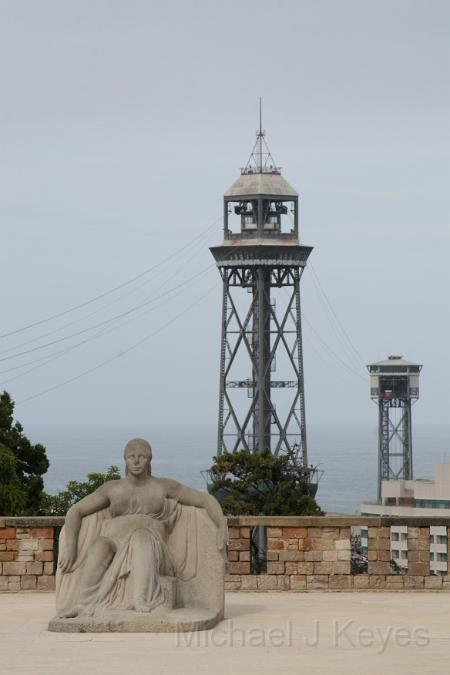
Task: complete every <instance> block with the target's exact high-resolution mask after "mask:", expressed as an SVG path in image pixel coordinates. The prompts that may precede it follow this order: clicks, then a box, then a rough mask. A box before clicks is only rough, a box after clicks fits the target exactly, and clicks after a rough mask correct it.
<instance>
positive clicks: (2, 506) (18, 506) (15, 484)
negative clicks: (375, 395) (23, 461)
mask: <svg viewBox="0 0 450 675" xmlns="http://www.w3.org/2000/svg"><path fill="white" fill-rule="evenodd" d="M16 465H17V460H16V457H15V455H14V453H13V452H12V450H10V449H9V448H7V447H6V446H5V445H2V444H0V513H1V514H2V515H3V516H13V515H15V514H16V513H21V512H22V511H23V508H24V505H25V494H24V491H23V490H22V485H21V483H20V479H19V476H18V475H17V468H16Z"/></svg>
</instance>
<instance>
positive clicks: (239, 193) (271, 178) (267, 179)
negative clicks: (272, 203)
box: [224, 172, 298, 197]
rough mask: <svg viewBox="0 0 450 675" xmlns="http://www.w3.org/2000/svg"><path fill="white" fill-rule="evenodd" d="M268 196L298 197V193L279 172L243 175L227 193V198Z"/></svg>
mask: <svg viewBox="0 0 450 675" xmlns="http://www.w3.org/2000/svg"><path fill="white" fill-rule="evenodd" d="M252 195H268V196H270V197H298V192H297V191H296V190H294V188H293V187H292V186H291V185H289V183H288V182H287V180H285V179H284V178H283V176H282V175H281V174H280V173H278V172H273V173H269V172H267V173H256V172H255V173H250V172H248V173H242V174H241V175H240V176H239V178H238V179H237V180H236V181H235V182H234V183H233V185H232V186H231V187H230V188H229V189H228V190H227V191H226V192H225V195H224V196H225V197H249V196H252Z"/></svg>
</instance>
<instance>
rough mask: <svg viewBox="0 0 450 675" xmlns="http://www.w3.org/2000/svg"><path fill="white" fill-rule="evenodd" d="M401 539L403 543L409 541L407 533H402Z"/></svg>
mask: <svg viewBox="0 0 450 675" xmlns="http://www.w3.org/2000/svg"><path fill="white" fill-rule="evenodd" d="M400 539H401V541H407V539H408V535H407V533H406V532H402V533H401V535H400Z"/></svg>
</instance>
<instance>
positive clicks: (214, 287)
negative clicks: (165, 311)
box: [17, 282, 219, 405]
mask: <svg viewBox="0 0 450 675" xmlns="http://www.w3.org/2000/svg"><path fill="white" fill-rule="evenodd" d="M218 283H219V282H217V283H216V284H215V285H213V286H212V287H211V288H210V289H209V290H208V291H207V292H206V293H204V294H203V295H201V296H200V297H199V298H197V300H195V301H194V302H192V303H191V304H190V305H188V306H187V307H186V308H185V309H183V310H182V311H181V312H179V313H178V314H176V315H175V316H174V317H172V318H171V319H169V321H166V323H164V324H163V325H162V326H160V327H159V328H158V329H156V330H154V331H152V332H151V333H148V334H147V335H144V337H143V338H141V339H140V340H138V342H135V343H134V344H133V345H131V346H130V347H128V348H127V349H124V350H122V351H121V352H120V354H115V355H114V356H111V357H109V358H108V359H105V360H104V361H101V362H100V363H98V364H97V365H95V366H93V367H92V368H88V369H87V370H84V371H83V372H81V373H79V374H78V375H75V376H74V377H71V378H69V379H68V380H64V381H63V382H59V383H58V384H56V385H53V386H52V387H49V388H48V389H44V390H42V391H39V392H37V393H36V394H32V395H31V396H27V398H24V399H22V400H21V401H18V402H17V403H18V404H19V405H20V404H22V403H27V402H28V401H31V400H33V399H35V398H38V397H40V396H44V395H45V394H49V393H50V392H52V391H55V390H57V389H61V388H62V387H64V386H66V385H67V384H71V383H72V382H75V381H76V380H79V379H81V378H82V377H85V376H86V375H89V374H91V373H93V372H95V371H97V370H99V369H100V368H103V366H106V365H108V364H109V363H112V362H113V361H116V360H117V359H119V358H122V357H123V356H125V355H126V354H129V353H130V352H131V351H134V350H135V349H137V348H138V347H140V346H141V345H142V344H143V343H144V342H146V341H147V340H149V339H150V338H152V337H154V336H155V335H157V334H158V333H161V331H163V330H164V329H165V328H167V327H168V326H170V325H171V324H172V323H174V322H175V321H177V320H178V319H179V318H180V317H182V316H183V315H184V314H186V313H187V312H189V311H190V310H191V309H192V308H193V307H195V306H196V305H198V304H199V303H200V302H201V301H202V300H203V299H204V298H206V297H207V296H208V295H210V293H212V291H214V290H215V289H216V286H217V285H218Z"/></svg>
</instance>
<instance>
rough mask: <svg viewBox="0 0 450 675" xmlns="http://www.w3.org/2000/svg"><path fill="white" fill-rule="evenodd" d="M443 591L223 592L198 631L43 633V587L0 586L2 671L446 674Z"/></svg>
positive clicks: (48, 611)
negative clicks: (215, 616)
mask: <svg viewBox="0 0 450 675" xmlns="http://www.w3.org/2000/svg"><path fill="white" fill-rule="evenodd" d="M449 605H450V596H449V595H447V594H445V595H444V594H442V593H384V592H383V593H309V594H304V593H298V594H297V593H229V594H227V598H226V615H227V618H226V620H225V621H223V622H222V623H221V624H219V626H217V627H216V628H215V629H213V630H210V631H205V632H203V633H191V634H184V635H183V634H181V635H173V634H172V635H152V634H137V633H128V634H119V633H101V634H86V633H85V634H63V633H49V632H48V631H47V630H46V628H47V622H48V620H49V619H50V618H51V617H52V615H53V613H54V595H53V594H52V593H33V592H27V593H0V673H1V674H2V675H3V674H5V675H16V674H17V675H19V674H20V675H72V674H76V675H81V674H82V675H91V674H92V675H94V673H95V675H103V674H105V675H106V674H108V675H115V674H117V675H119V674H120V675H122V674H124V675H144V674H147V673H151V674H152V675H163V674H164V675H177V674H178V673H179V674H180V675H190V674H194V673H195V674H196V675H197V674H199V675H201V674H205V675H220V674H222V673H224V674H225V673H226V674H230V675H231V674H233V675H241V674H242V675H250V674H252V673H258V675H265V674H267V675H269V674H270V675H287V674H289V675H291V674H292V675H293V674H294V673H295V674H297V673H298V674H300V673H302V674H303V673H311V674H314V675H316V674H321V673H324V674H325V673H326V674H327V675H328V674H329V673H345V675H351V674H352V673H355V674H356V673H357V674H358V675H361V674H363V675H372V674H374V675H375V674H376V675H380V674H381V675H389V674H391V673H392V674H395V675H403V674H405V675H406V674H407V675H413V674H415V673H417V674H418V675H419V674H420V675H425V674H427V673H433V675H437V674H438V673H444V674H445V673H450V612H449Z"/></svg>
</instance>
